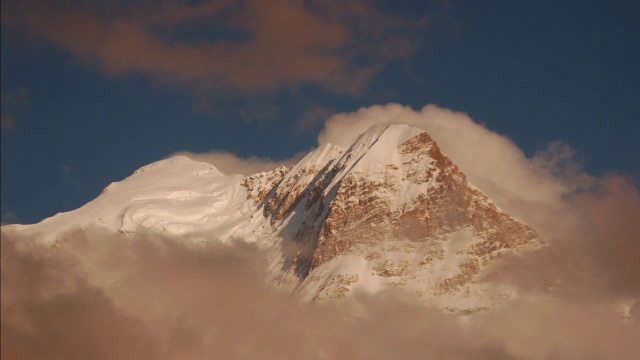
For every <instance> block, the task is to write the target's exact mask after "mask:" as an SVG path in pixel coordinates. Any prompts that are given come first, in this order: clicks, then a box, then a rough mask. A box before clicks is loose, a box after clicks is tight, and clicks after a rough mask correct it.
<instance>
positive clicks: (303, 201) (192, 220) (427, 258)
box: [12, 125, 544, 312]
mask: <svg viewBox="0 0 640 360" xmlns="http://www.w3.org/2000/svg"><path fill="white" fill-rule="evenodd" d="M90 225H94V226H102V227H106V228H107V229H109V230H110V231H114V232H119V233H120V234H121V236H126V234H127V233H131V232H135V231H137V229H139V228H141V227H142V228H145V229H146V230H150V231H155V232H159V233H163V234H168V235H180V236H183V237H187V238H189V239H195V240H197V241H222V242H229V241H239V240H238V239H243V240H245V241H250V242H255V243H257V244H259V245H260V246H262V247H265V248H267V249H268V253H269V255H268V257H267V259H265V261H264V263H265V278H266V279H267V281H269V282H271V283H273V284H276V285H277V286H282V287H285V288H290V289H291V290H292V291H295V292H296V294H298V295H299V296H300V297H301V298H303V299H307V300H320V299H333V298H340V297H343V296H346V295H349V294H353V293H356V292H358V291H363V292H377V291H381V290H384V289H387V288H402V289H404V290H406V291H407V292H410V293H412V294H414V295H415V296H417V297H419V298H420V299H422V300H423V301H425V302H429V303H432V304H435V305H436V306H439V307H441V308H443V309H446V310H450V311H453V312H472V311H476V310H479V309H483V308H487V307H491V306H494V305H496V304H498V303H501V302H503V301H505V300H506V299H509V298H510V297H512V296H513V295H514V294H513V293H512V291H511V290H510V289H507V288H502V287H500V286H497V285H495V284H492V283H491V282H490V281H485V280H483V277H482V275H483V273H484V272H485V271H486V270H487V269H489V268H491V266H492V265H493V264H495V263H496V261H498V259H499V258H500V257H501V256H502V255H504V254H507V253H516V254H520V253H523V252H526V251H530V250H535V249H537V248H540V247H542V246H544V243H543V242H542V240H541V239H540V238H539V236H538V235H537V233H536V232H535V231H534V230H533V229H531V228H530V227H529V226H527V225H526V224H524V223H522V222H520V221H518V220H516V219H514V218H512V217H511V216H509V215H508V214H506V213H505V212H503V211H501V210H500V209H499V208H498V207H497V206H496V205H495V204H494V203H493V202H491V200H489V199H488V198H487V196H486V195H485V194H483V193H482V192H481V191H480V190H478V189H477V188H475V187H474V186H473V185H471V184H469V182H468V181H467V180H466V177H465V175H464V174H463V173H462V172H461V171H460V170H459V169H458V167H457V166H456V165H455V164H454V163H453V162H452V161H451V160H450V159H449V158H448V157H447V156H446V155H444V154H443V153H442V152H441V151H440V149H439V148H438V145H437V144H436V143H435V142H434V141H433V140H432V139H431V138H430V137H429V135H428V134H427V133H426V132H424V131H423V130H420V129H417V128H413V127H409V126H406V125H378V126H374V127H372V128H370V129H369V130H368V131H367V132H365V133H363V134H361V135H360V136H359V137H358V138H356V139H354V141H353V142H352V144H351V145H350V146H348V147H347V148H345V149H342V148H339V147H336V146H333V145H331V144H327V145H324V146H322V147H320V148H318V149H316V150H315V151H313V152H311V153H309V154H308V155H307V156H306V157H305V158H304V159H302V160H301V161H300V162H299V163H298V164H296V165H295V166H294V167H293V168H291V169H287V168H285V167H280V168H278V169H275V170H273V171H271V172H265V173H259V174H254V175H251V176H246V177H243V176H240V175H230V176H227V175H223V174H222V173H220V172H219V171H218V170H217V169H215V167H214V166H212V165H210V164H204V163H197V162H193V161H191V160H189V159H186V158H183V157H178V158H171V159H167V160H163V161H160V162H157V163H154V164H151V165H148V166H146V167H143V168H142V169H140V170H138V171H136V173H134V174H133V175H132V176H130V177H129V178H127V179H125V180H123V181H121V182H119V183H114V184H111V185H110V186H109V187H107V189H105V191H104V192H103V194H101V195H100V196H99V197H98V198H97V199H95V200H94V201H92V202H90V203H88V204H87V205H85V206H84V207H82V208H80V209H78V210H75V211H72V212H69V213H65V214H58V215H56V216H54V217H52V218H50V219H46V220H44V221H43V222H41V223H39V224H35V225H28V226H19V225H14V226H12V227H13V230H15V231H21V232H23V233H26V234H30V235H31V236H34V237H39V238H42V241H55V239H56V238H57V236H58V235H59V234H61V233H62V232H64V231H67V230H69V229H71V228H77V227H87V226H90Z"/></svg>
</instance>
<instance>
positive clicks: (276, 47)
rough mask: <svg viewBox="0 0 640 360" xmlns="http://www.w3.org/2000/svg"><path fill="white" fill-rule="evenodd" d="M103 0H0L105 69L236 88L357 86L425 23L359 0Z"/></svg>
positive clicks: (16, 24) (33, 29)
mask: <svg viewBox="0 0 640 360" xmlns="http://www.w3.org/2000/svg"><path fill="white" fill-rule="evenodd" d="M109 4H110V5H109V6H107V5H95V6H72V5H64V6H62V5H60V3H58V2H48V3H43V2H22V1H20V2H18V1H15V2H7V3H3V6H2V22H3V24H7V25H11V26H13V28H17V29H21V30H23V31H25V32H26V33H27V34H29V35H30V36H35V37H37V38H41V39H44V40H45V41H47V42H50V43H52V44H54V45H55V46H57V47H59V48H61V49H64V50H66V51H69V52H70V53H72V54H73V55H75V56H77V57H79V58H81V59H83V60H84V61H86V62H87V63H89V64H94V65H96V66H98V67H99V68H100V69H102V70H103V71H104V72H105V73H107V74H109V75H124V74H129V73H141V74H146V75H148V76H149V77H151V78H153V79H155V80H158V81H161V82H170V83H178V84H183V85H185V84H186V85H193V86H198V87H207V88H218V89H238V90H241V91H264V90H269V89H274V88H279V87H297V86H299V85H300V84H302V83H310V84H315V85H320V86H322V87H324V88H326V89H330V90H331V91H337V92H358V91H360V90H361V89H362V88H363V87H364V86H365V84H366V83H367V82H368V81H369V80H370V78H371V77H372V76H373V75H374V74H375V73H377V72H378V71H379V70H381V69H382V68H383V67H384V66H385V65H386V64H387V63H388V62H389V61H391V60H393V59H396V58H401V57H405V56H407V55H409V54H410V53H411V52H412V51H413V49H414V45H412V41H411V34H415V32H416V30H418V29H424V27H425V25H426V21H425V20H424V19H407V18H397V17H392V16H389V15H386V14H384V13H383V12H381V11H379V10H377V9H376V8H375V7H374V6H372V5H370V4H369V3H368V2H366V1H350V2H328V3H327V2H324V1H310V2H309V1H301V0H274V1H259V0H250V1H243V2H240V1H224V0H211V1H204V2H200V3H198V4H195V5H192V4H189V3H188V2H184V1H162V2H159V3H157V2H140V3H137V4H133V5H130V4H129V3H128V2H117V3H109ZM407 31H409V32H407ZM194 34H197V37H196V35H194ZM364 59H366V61H364Z"/></svg>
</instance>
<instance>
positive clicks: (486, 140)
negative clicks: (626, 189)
mask: <svg viewBox="0 0 640 360" xmlns="http://www.w3.org/2000/svg"><path fill="white" fill-rule="evenodd" d="M380 123H401V124H409V125H412V126H415V127H418V128H422V129H424V130H426V131H427V132H428V133H429V134H430V135H431V137H432V138H433V139H434V140H435V141H436V142H437V143H438V145H439V146H440V148H441V149H442V151H443V152H444V153H445V154H447V155H448V156H449V157H450V158H451V159H452V160H453V162H454V163H455V164H457V165H458V166H459V167H460V169H461V170H462V171H463V172H464V173H465V174H466V175H467V177H468V179H469V180H470V182H471V183H473V184H474V185H476V186H478V187H479V188H480V189H481V190H483V191H484V192H485V193H487V195H488V196H489V197H490V198H491V199H492V200H494V201H495V202H496V203H497V204H498V205H499V206H500V207H502V208H503V209H505V210H506V211H507V212H508V213H510V214H512V215H514V216H516V217H518V218H520V219H524V220H526V221H527V222H531V223H532V225H536V224H537V223H538V222H544V219H545V218H546V217H548V216H554V215H555V214H556V212H559V211H561V210H562V205H563V204H562V203H561V202H560V201H559V200H560V198H561V196H562V195H563V194H564V193H565V192H567V191H568V187H569V185H568V184H566V183H565V182H563V181H561V180H560V179H558V178H557V177H556V176H554V174H553V173H551V171H550V169H551V168H557V167H553V166H552V165H553V164H549V161H550V160H549V159H550V158H552V156H551V153H549V154H548V155H549V156H547V158H546V160H543V159H544V156H542V155H541V156H540V158H539V159H537V160H534V159H528V158H527V157H526V156H525V155H524V153H523V152H522V151H521V150H520V149H519V148H518V147H517V146H516V144H514V143H513V142H512V141H511V140H510V139H508V138H507V137H505V136H503V135H500V134H498V133H496V132H494V131H492V130H490V129H487V128H486V127H485V126H483V125H481V124H478V123H476V122H474V121H473V120H472V119H471V118H470V117H469V116H468V115H466V114H464V113H461V112H455V111H451V110H449V109H445V108H441V107H438V106H435V105H427V106H425V107H423V108H422V109H420V110H417V111H416V110H413V109H411V108H410V107H408V106H402V105H399V104H387V105H376V106H371V107H368V108H361V109H359V110H358V111H355V112H352V113H341V114H336V115H333V116H332V117H330V118H329V119H328V120H327V121H326V123H325V126H324V129H323V130H322V132H321V133H320V135H319V136H318V143H319V144H321V145H322V144H324V143H327V142H330V143H333V144H335V145H338V146H348V143H349V141H351V140H352V139H354V138H355V136H356V135H357V134H359V133H362V132H363V131H365V130H366V129H367V128H369V127H370V126H372V125H374V124H380ZM543 164H544V166H543ZM583 181H584V179H583ZM531 204H538V206H537V207H532V206H531ZM541 208H544V211H537V212H532V210H534V209H541Z"/></svg>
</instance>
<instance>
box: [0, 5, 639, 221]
mask: <svg viewBox="0 0 640 360" xmlns="http://www.w3.org/2000/svg"><path fill="white" fill-rule="evenodd" d="M418 3H419V4H418ZM638 7H639V5H638V4H637V3H635V2H631V1H628V2H626V1H561V2H557V1H554V2H547V1H536V2H527V3H524V2H512V1H493V2H490V4H487V3H486V2H477V1H455V0H453V1H444V0H434V1H423V2H393V4H392V5H390V3H388V2H383V1H350V2H338V1H336V2H327V1H314V0H311V1H294V0H273V1H269V2H264V1H257V0H248V1H224V0H221V1H217V0H214V1H121V2H118V1H113V2H109V3H108V4H103V3H102V2H87V3H86V4H79V3H76V2H65V1H33V2H30V1H2V19H1V24H2V43H1V46H2V49H1V96H2V108H1V111H2V138H1V146H2V149H1V150H2V151H1V206H2V222H3V223H8V222H18V223H34V222H38V221H40V220H42V219H43V218H46V217H49V216H52V215H54V214H55V213H57V212H61V211H69V210H72V209H75V208H77V207H80V206H81V205H83V204H85V203H86V202H88V201H90V200H92V199H93V198H95V197H96V196H97V195H98V194H99V193H100V191H101V190H102V189H103V188H104V187H105V186H107V185H108V184H109V183H111V182H113V181H119V180H121V179H123V178H125V177H126V176H128V175H130V174H131V173H132V172H133V171H135V170H136V169H137V168H139V167H141V166H144V165H146V164H148V163H151V162H153V161H157V160H160V159H162V158H165V157H167V156H170V155H171V154H175V153H177V152H185V151H186V152H189V153H192V154H211V153H213V154H218V155H219V154H227V155H228V156H233V157H234V158H235V157H240V158H252V157H257V158H259V159H258V160H257V161H258V162H260V163H265V161H266V160H269V159H270V160H273V161H274V162H277V160H282V159H291V158H292V157H295V156H296V154H299V153H301V152H306V151H308V150H310V149H312V148H313V147H315V146H317V145H318V139H319V138H318V137H319V134H321V133H324V131H323V129H325V128H326V126H327V124H328V123H327V120H328V119H330V118H332V115H334V114H339V113H351V112H355V111H357V110H358V109H360V108H370V107H372V106H375V105H385V104H389V103H397V104H401V105H403V106H407V107H409V108H412V109H416V110H419V109H422V108H423V107H424V106H426V105H430V104H432V105H436V106H438V107H439V108H444V109H451V110H453V111H456V112H461V113H466V114H468V116H469V117H470V118H472V119H473V120H474V121H475V122H477V123H479V124H483V125H484V126H486V127H487V128H488V129H491V130H492V131H494V132H497V133H498V134H501V135H503V136H505V137H506V138H508V139H510V140H511V141H513V143H515V144H516V145H517V146H518V147H519V148H520V149H521V150H522V151H523V153H524V154H525V156H528V157H534V156H535V155H536V154H538V153H539V152H541V151H545V150H546V149H549V146H550V145H552V144H557V141H561V142H562V143H563V144H565V145H566V146H567V147H569V148H570V149H572V152H573V154H574V157H575V158H576V159H577V161H578V163H580V166H582V168H584V170H585V171H586V172H588V173H590V174H594V175H604V174H609V173H617V174H621V175H623V176H625V177H627V178H630V179H635V181H636V184H637V179H638V177H640V142H638V141H637V137H638V135H637V134H638V133H640V125H639V124H640V115H639V114H640V102H639V101H638V100H637V99H638V95H639V94H640V90H639V85H638V84H640V70H639V68H638V66H637V64H639V63H640V46H638V35H639V34H640V28H639V27H640V25H638V23H637V21H636V19H635V14H637V13H638V10H640V9H639V8H638ZM469 152H473V148H472V146H469ZM231 154H233V155H231ZM214 165H215V163H214ZM505 176H506V175H505Z"/></svg>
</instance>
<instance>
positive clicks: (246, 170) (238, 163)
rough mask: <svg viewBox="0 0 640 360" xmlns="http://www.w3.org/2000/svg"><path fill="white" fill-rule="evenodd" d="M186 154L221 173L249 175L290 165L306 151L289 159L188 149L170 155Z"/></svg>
mask: <svg viewBox="0 0 640 360" xmlns="http://www.w3.org/2000/svg"><path fill="white" fill-rule="evenodd" d="M180 155H181V156H186V157H188V158H190V159H191V160H195V161H201V162H206V163H209V164H212V165H214V166H215V167H216V168H217V169H218V170H220V171H221V172H222V173H223V174H227V175H231V174H241V175H251V174H255V173H259V172H263V171H271V170H274V169H276V168H277V167H279V166H286V167H289V168H290V167H291V166H293V165H295V164H296V163H297V162H298V161H300V160H301V159H302V158H303V157H304V156H305V155H306V152H300V153H297V154H296V155H294V156H293V157H291V158H289V159H284V160H272V159H269V158H259V157H255V156H252V157H249V158H246V159H245V158H241V157H239V156H238V155H235V154H233V153H229V152H224V151H216V152H209V153H193V152H189V151H179V152H176V153H173V154H171V155H170V156H169V157H171V156H180Z"/></svg>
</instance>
